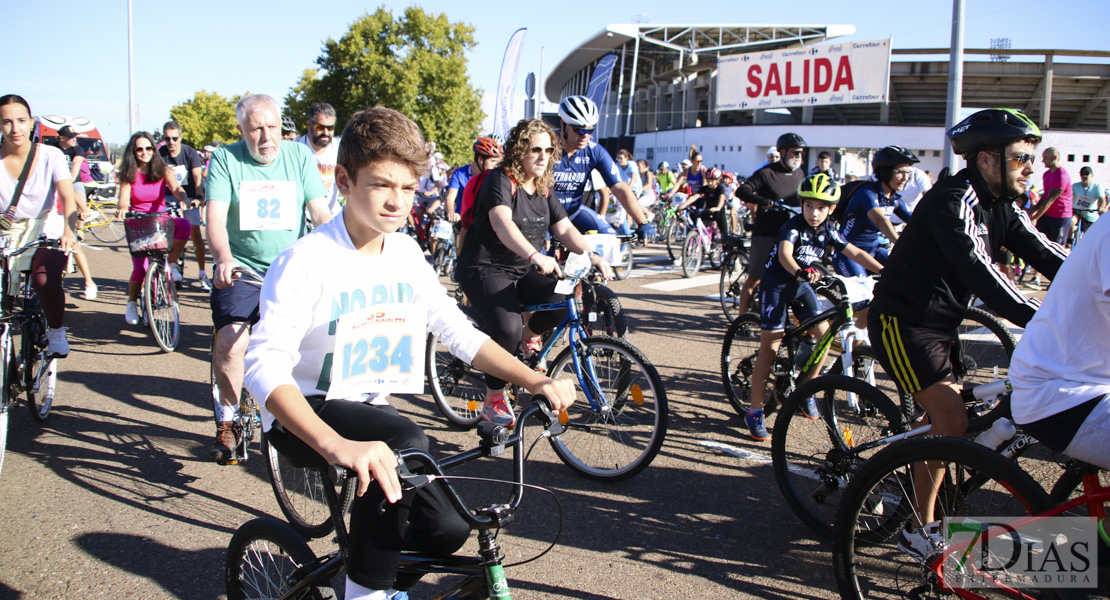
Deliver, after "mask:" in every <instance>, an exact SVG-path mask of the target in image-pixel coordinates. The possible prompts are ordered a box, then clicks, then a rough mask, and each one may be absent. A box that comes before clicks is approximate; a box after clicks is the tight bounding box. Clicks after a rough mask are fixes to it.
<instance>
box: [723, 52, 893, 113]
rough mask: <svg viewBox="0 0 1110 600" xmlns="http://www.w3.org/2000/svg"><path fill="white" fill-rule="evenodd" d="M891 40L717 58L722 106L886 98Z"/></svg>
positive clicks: (738, 107) (742, 107) (780, 105)
mask: <svg viewBox="0 0 1110 600" xmlns="http://www.w3.org/2000/svg"><path fill="white" fill-rule="evenodd" d="M890 42H891V41H890V40H876V41H872V42H844V43H842V44H830V45H826V46H807V47H803V48H788V49H786V50H773V51H767V52H752V53H749V54H734V55H732V56H722V57H720V58H719V59H717V69H718V71H717V110H753V109H765V108H783V107H796V106H816V105H823V104H854V103H864V102H886V101H887V98H888V96H887V89H888V88H889V85H890V46H891V43H890Z"/></svg>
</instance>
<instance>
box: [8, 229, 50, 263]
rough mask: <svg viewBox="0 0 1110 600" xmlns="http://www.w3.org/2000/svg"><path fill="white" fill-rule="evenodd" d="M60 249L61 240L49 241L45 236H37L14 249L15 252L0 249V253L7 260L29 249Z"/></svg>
mask: <svg viewBox="0 0 1110 600" xmlns="http://www.w3.org/2000/svg"><path fill="white" fill-rule="evenodd" d="M0 237H3V235H0ZM61 247H62V243H61V240H50V239H47V238H46V236H45V235H39V237H37V238H35V239H33V240H31V241H29V242H27V243H26V244H24V245H22V246H20V247H19V248H16V249H15V250H11V251H9V250H7V249H6V248H0V253H2V254H3V256H5V257H7V258H11V257H14V256H19V255H20V254H23V253H24V252H26V251H28V250H30V249H31V248H61Z"/></svg>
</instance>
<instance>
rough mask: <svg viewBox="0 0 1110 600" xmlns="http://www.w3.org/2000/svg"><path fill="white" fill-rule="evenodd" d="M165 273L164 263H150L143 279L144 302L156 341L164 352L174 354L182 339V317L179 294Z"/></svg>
mask: <svg viewBox="0 0 1110 600" xmlns="http://www.w3.org/2000/svg"><path fill="white" fill-rule="evenodd" d="M165 271H166V266H165V263H164V262H162V261H152V262H151V263H150V266H149V267H148V268H147V271H146V277H145V278H144V279H143V302H144V303H145V306H144V308H145V309H146V317H147V322H148V323H149V325H150V330H151V332H152V333H153V334H154V341H155V342H157V343H158V347H159V348H161V349H162V351H163V352H173V351H174V350H175V349H176V348H177V342H178V341H179V340H180V337H181V315H180V309H179V307H178V305H177V292H176V291H175V290H174V286H173V284H172V283H170V280H169V279H170V278H169V274H167V273H166V272H165Z"/></svg>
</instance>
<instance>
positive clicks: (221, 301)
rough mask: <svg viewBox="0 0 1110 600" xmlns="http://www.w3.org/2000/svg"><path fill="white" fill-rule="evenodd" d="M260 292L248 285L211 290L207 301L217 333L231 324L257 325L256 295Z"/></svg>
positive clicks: (237, 284)
mask: <svg viewBox="0 0 1110 600" xmlns="http://www.w3.org/2000/svg"><path fill="white" fill-rule="evenodd" d="M261 292H262V289H261V288H259V287H258V286H256V285H251V284H249V283H235V284H232V285H229V286H227V287H225V288H222V289H216V288H213V289H212V295H211V296H209V300H208V301H209V305H210V306H211V307H212V326H213V327H215V328H216V331H219V330H220V329H223V328H224V327H225V326H227V325H231V324H232V323H251V324H254V323H257V322H258V295H259V294H260V293H261Z"/></svg>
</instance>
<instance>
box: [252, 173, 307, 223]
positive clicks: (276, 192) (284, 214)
mask: <svg viewBox="0 0 1110 600" xmlns="http://www.w3.org/2000/svg"><path fill="white" fill-rule="evenodd" d="M300 216H301V215H300V211H299V210H297V184H295V183H293V182H292V181H242V182H240V183H239V229H240V230H242V231H257V230H267V231H292V230H294V229H296V228H297V226H298V225H299V221H298V220H297V219H298V218H299V217H300Z"/></svg>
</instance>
